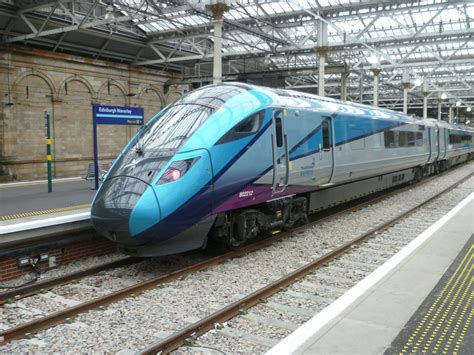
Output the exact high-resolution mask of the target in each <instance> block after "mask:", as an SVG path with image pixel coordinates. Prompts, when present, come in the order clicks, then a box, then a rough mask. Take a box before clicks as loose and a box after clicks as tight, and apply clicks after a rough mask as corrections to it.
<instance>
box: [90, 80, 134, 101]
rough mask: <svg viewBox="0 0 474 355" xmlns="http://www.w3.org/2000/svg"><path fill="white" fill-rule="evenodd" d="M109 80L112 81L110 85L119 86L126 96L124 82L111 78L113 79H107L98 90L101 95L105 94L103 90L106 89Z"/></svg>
mask: <svg viewBox="0 0 474 355" xmlns="http://www.w3.org/2000/svg"><path fill="white" fill-rule="evenodd" d="M109 82H110V85H114V86H116V87H118V88H119V89H120V91H121V92H122V94H123V95H124V96H125V95H127V89H126V88H125V86H124V85H123V84H122V83H120V82H118V81H117V80H113V79H111V80H106V81H104V82H103V83H102V85H101V86H100V88H99V90H98V91H97V94H98V96H99V97H100V96H101V95H103V91H104V90H105V88H106V87H107V84H108V83H109Z"/></svg>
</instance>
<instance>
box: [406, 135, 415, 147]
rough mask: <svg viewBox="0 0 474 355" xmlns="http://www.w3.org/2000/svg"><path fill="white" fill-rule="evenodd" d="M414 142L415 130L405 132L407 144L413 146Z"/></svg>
mask: <svg viewBox="0 0 474 355" xmlns="http://www.w3.org/2000/svg"><path fill="white" fill-rule="evenodd" d="M415 144H416V142H415V132H407V146H408V147H414V146H415Z"/></svg>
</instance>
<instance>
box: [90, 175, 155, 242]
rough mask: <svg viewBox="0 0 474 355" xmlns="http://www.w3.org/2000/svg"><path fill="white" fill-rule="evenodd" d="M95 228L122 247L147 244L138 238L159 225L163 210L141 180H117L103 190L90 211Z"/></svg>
mask: <svg viewBox="0 0 474 355" xmlns="http://www.w3.org/2000/svg"><path fill="white" fill-rule="evenodd" d="M91 220H92V224H93V226H94V228H95V229H96V230H97V231H98V232H99V233H100V234H102V235H103V236H105V237H106V238H108V239H110V240H112V241H115V242H117V243H119V244H122V245H129V246H132V245H140V244H144V243H146V241H147V240H145V239H144V238H143V237H136V235H137V234H139V233H141V232H142V231H144V230H146V229H147V228H149V227H151V226H152V225H154V224H156V223H159V221H160V209H159V205H158V200H157V198H156V195H155V192H154V190H153V188H152V187H150V185H148V184H147V183H145V182H143V181H142V180H139V179H136V178H133V177H128V176H118V177H113V178H110V179H107V180H106V181H104V183H103V184H102V186H101V187H100V189H99V191H98V193H97V196H96V198H95V200H94V203H93V205H92V209H91Z"/></svg>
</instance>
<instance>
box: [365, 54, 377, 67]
mask: <svg viewBox="0 0 474 355" xmlns="http://www.w3.org/2000/svg"><path fill="white" fill-rule="evenodd" d="M367 61H368V62H369V63H370V64H372V65H375V64H378V63H380V57H379V56H377V55H375V54H372V55H371V56H370V57H367Z"/></svg>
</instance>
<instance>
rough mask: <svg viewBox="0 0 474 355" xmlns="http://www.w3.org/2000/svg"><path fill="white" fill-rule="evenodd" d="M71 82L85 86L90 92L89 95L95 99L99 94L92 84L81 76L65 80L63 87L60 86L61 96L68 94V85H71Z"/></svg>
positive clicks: (59, 92)
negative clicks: (77, 82) (66, 87)
mask: <svg viewBox="0 0 474 355" xmlns="http://www.w3.org/2000/svg"><path fill="white" fill-rule="evenodd" d="M71 81H79V82H80V83H82V84H84V86H85V87H86V88H87V89H88V90H89V93H90V94H91V97H92V98H95V97H96V96H97V93H96V92H95V90H94V88H93V87H92V85H91V83H90V82H89V81H88V80H87V79H85V78H83V77H82V76H79V75H73V76H70V77H68V78H66V79H64V80H63V82H62V83H61V85H60V86H59V89H58V95H61V94H62V93H65V92H66V89H65V86H66V83H70V82H71Z"/></svg>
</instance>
